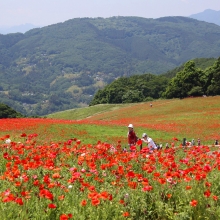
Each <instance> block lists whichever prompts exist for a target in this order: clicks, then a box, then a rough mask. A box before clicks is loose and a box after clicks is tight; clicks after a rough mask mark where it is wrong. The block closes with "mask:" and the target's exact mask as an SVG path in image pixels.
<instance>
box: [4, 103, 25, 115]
mask: <svg viewBox="0 0 220 220" xmlns="http://www.w3.org/2000/svg"><path fill="white" fill-rule="evenodd" d="M21 117H24V116H23V115H22V114H21V113H19V112H16V111H15V110H14V109H12V108H10V107H9V106H8V105H5V104H3V103H0V118H21Z"/></svg>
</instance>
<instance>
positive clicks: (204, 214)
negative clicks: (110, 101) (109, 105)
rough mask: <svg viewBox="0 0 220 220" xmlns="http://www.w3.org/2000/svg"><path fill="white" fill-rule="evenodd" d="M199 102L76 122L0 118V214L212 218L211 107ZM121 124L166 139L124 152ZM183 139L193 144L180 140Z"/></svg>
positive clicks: (216, 156)
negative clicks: (157, 146) (194, 141)
mask: <svg viewBox="0 0 220 220" xmlns="http://www.w3.org/2000/svg"><path fill="white" fill-rule="evenodd" d="M205 100H206V104H205V105H204V106H202V107H201V106H199V103H200V102H201V99H200V100H199V99H196V100H189V101H188V100H186V102H185V104H184V103H183V102H179V103H178V105H176V104H175V103H174V102H172V101H171V102H170V104H169V105H168V103H166V104H164V103H163V102H158V103H156V102H155V103H153V107H152V108H149V106H148V105H147V104H146V103H144V104H139V105H138V104H137V105H132V106H130V107H125V108H123V110H122V109H118V110H117V111H112V112H105V113H103V114H97V115H94V116H92V117H89V118H86V119H83V120H58V119H56V120H55V119H37V118H32V119H31V118H29V119H28V118H23V119H1V120H0V155H1V160H0V197H1V198H0V199H1V202H0V204H1V212H0V219H2V220H8V219H19V220H20V219H34V220H35V219H39V220H55V219H58V220H67V219H76V220H107V219H109V220H120V219H130V220H136V219H140V220H142V219H143V220H148V219H155V220H157V219H158V220H161V219H163V220H168V219H170V220H171V219H172V220H173V219H176V220H179V219H184V220H185V219H189V220H191V219H195V220H197V219H219V217H220V185H219V182H220V175H219V174H220V173H219V172H220V151H219V146H214V145H213V140H214V139H220V124H219V117H220V112H219V111H220V110H219V109H220V108H219V104H218V103H219V102H218V101H216V100H215V102H214V100H213V99H212V98H209V99H205ZM191 101H194V105H195V106H197V107H194V108H192V107H191V104H190V103H191ZM187 102H188V103H187ZM197 102H198V103H197ZM172 103H173V104H172ZM186 103H187V105H186ZM140 105H141V106H142V107H140ZM159 105H161V108H160V107H159ZM186 107H187V108H188V110H187V111H186ZM181 111H182V112H181ZM188 112H189V113H188ZM129 123H134V124H135V128H136V129H137V131H138V133H142V132H144V131H147V133H148V132H150V134H151V135H153V138H155V139H156V138H157V140H159V141H162V142H163V143H165V142H172V143H173V146H172V147H171V146H170V148H168V149H165V148H163V149H162V150H156V151H154V152H152V153H151V152H149V151H148V148H147V147H146V146H144V148H143V149H142V150H140V146H139V145H137V146H134V147H133V148H134V149H136V150H134V151H133V152H130V151H126V150H124V148H125V146H127V143H126V132H127V124H129ZM184 136H186V137H189V138H192V137H195V138H196V137H201V140H202V141H201V143H202V145H201V146H193V147H183V146H182V145H181V142H182V141H181V140H182V138H183V137H184ZM178 139H179V140H180V141H178ZM209 143H210V144H209ZM138 144H140V143H139V142H138Z"/></svg>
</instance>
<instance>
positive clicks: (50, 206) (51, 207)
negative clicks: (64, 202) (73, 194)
mask: <svg viewBox="0 0 220 220" xmlns="http://www.w3.org/2000/svg"><path fill="white" fill-rule="evenodd" d="M48 207H49V208H50V209H55V208H56V207H57V206H56V205H55V204H52V203H51V204H49V205H48Z"/></svg>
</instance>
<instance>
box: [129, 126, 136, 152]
mask: <svg viewBox="0 0 220 220" xmlns="http://www.w3.org/2000/svg"><path fill="white" fill-rule="evenodd" d="M127 136H128V146H129V147H130V150H131V151H133V149H132V147H134V146H135V145H136V143H137V140H138V137H137V135H136V133H135V131H134V126H133V124H129V125H128V134H127Z"/></svg>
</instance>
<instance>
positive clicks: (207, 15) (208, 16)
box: [189, 9, 220, 26]
mask: <svg viewBox="0 0 220 220" xmlns="http://www.w3.org/2000/svg"><path fill="white" fill-rule="evenodd" d="M189 17H190V18H194V19H197V20H199V21H205V22H209V23H213V24H217V25H219V26H220V11H215V10H211V9H207V10H205V11H203V12H200V13H198V14H193V15H190V16H189Z"/></svg>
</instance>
